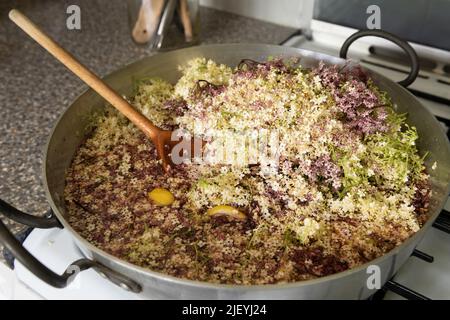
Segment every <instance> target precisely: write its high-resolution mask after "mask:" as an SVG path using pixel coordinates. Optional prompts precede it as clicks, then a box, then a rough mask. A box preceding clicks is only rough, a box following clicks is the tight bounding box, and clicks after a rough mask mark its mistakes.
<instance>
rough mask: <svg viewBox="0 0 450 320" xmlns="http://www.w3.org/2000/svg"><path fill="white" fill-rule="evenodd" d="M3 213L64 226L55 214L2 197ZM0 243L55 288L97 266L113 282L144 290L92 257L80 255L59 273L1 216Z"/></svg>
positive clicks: (28, 221)
mask: <svg viewBox="0 0 450 320" xmlns="http://www.w3.org/2000/svg"><path fill="white" fill-rule="evenodd" d="M0 213H2V214H3V215H5V216H6V217H8V218H10V219H12V220H14V221H16V222H19V223H22V224H25V225H28V226H31V227H38V228H53V227H56V228H62V226H61V224H60V223H59V221H58V220H57V219H56V217H54V216H53V217H50V218H40V217H34V216H32V215H30V214H27V213H24V212H22V211H20V210H18V209H16V208H14V207H13V206H11V205H10V204H8V203H6V202H5V201H3V200H0ZM0 243H2V244H3V245H4V246H5V248H6V250H8V251H9V252H10V253H11V254H12V255H13V256H14V258H16V259H17V260H18V261H20V263H22V264H23V265H24V266H25V268H27V269H28V270H30V271H31V272H32V273H33V274H34V275H35V276H36V277H38V278H39V279H41V280H42V281H44V282H46V283H47V284H49V285H51V286H53V287H55V288H64V287H66V286H67V285H69V284H70V282H71V280H73V279H74V278H75V276H77V274H78V273H79V272H81V271H84V270H87V269H89V268H94V269H96V270H97V271H98V272H99V273H101V274H102V275H104V276H105V277H106V278H108V279H109V280H110V281H111V282H113V283H114V284H116V285H118V286H120V287H122V288H124V289H126V290H129V291H132V292H135V293H138V292H140V291H141V290H142V288H141V286H140V285H139V284H138V283H136V282H135V281H133V280H131V279H129V278H127V277H125V276H123V275H121V274H120V273H118V272H116V271H114V270H111V269H109V268H107V267H105V266H103V265H102V264H100V263H98V262H96V261H93V260H89V259H79V260H77V261H75V262H73V263H71V264H70V265H69V267H68V268H67V269H66V270H65V271H64V273H63V274H61V275H59V274H57V273H55V272H53V271H52V270H50V269H49V268H47V267H46V266H45V265H44V264H42V263H41V262H40V261H39V260H38V259H36V258H35V257H34V256H33V255H32V254H31V253H30V252H28V251H27V249H25V248H24V247H23V245H22V244H21V243H20V242H19V241H18V240H17V239H16V238H15V237H14V235H13V234H12V233H11V232H10V231H9V230H8V228H7V227H6V225H5V224H4V223H3V221H2V220H1V219H0Z"/></svg>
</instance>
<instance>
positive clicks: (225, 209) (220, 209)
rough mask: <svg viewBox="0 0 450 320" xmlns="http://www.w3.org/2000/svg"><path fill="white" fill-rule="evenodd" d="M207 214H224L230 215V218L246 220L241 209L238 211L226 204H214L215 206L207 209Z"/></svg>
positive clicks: (220, 215) (216, 215) (219, 215)
mask: <svg viewBox="0 0 450 320" xmlns="http://www.w3.org/2000/svg"><path fill="white" fill-rule="evenodd" d="M207 214H208V215H209V216H213V217H223V216H226V217H230V218H233V219H237V220H241V221H245V220H247V216H246V215H245V214H244V213H242V212H241V211H239V210H238V209H236V208H234V207H232V206H226V205H220V206H215V207H213V208H211V209H209V210H208V211H207Z"/></svg>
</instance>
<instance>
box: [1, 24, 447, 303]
mask: <svg viewBox="0 0 450 320" xmlns="http://www.w3.org/2000/svg"><path fill="white" fill-rule="evenodd" d="M355 31H356V30H355V29H352V28H348V27H344V26H340V25H335V24H330V23H327V22H324V21H319V20H313V21H312V23H311V28H310V29H309V30H301V31H299V32H296V33H295V34H293V36H292V37H290V38H288V39H286V41H284V42H283V43H282V44H283V45H286V46H293V47H298V48H302V49H309V50H313V51H318V52H323V53H326V54H331V55H335V56H337V55H338V52H339V49H340V47H341V45H342V43H343V42H344V40H345V39H346V38H347V37H348V36H349V35H351V34H352V33H353V32H355ZM413 47H414V48H415V49H416V51H418V53H419V56H420V58H421V62H422V65H423V66H424V67H423V68H422V69H421V71H420V74H419V78H418V79H417V80H416V81H415V82H414V83H413V84H412V85H411V86H410V87H409V88H408V89H409V90H410V91H411V92H412V93H413V94H415V95H416V96H417V98H418V99H419V100H420V101H421V102H422V104H423V105H424V106H425V107H426V108H428V109H429V110H430V111H431V112H432V113H433V114H434V115H435V116H436V117H437V119H438V120H439V121H440V122H441V123H442V126H443V129H444V130H446V131H447V135H449V132H450V130H449V127H450V73H449V72H450V71H449V69H450V68H449V65H448V64H446V62H445V61H450V52H448V51H444V50H441V49H435V48H429V47H425V46H422V45H418V44H413ZM351 57H352V58H356V59H358V60H360V61H361V63H362V64H363V65H364V66H365V67H367V68H370V69H373V70H375V71H377V72H379V73H382V74H384V75H385V76H387V77H389V78H391V79H393V80H396V81H397V80H400V79H401V78H402V77H404V76H405V74H407V73H408V66H407V65H404V64H403V62H402V56H401V52H399V51H398V50H397V48H395V46H394V45H392V44H390V43H387V42H385V41H384V40H379V39H373V38H367V39H364V40H363V39H362V40H360V41H358V42H357V43H355V44H354V45H353V46H352V48H351ZM449 211H450V201H447V204H446V206H445V209H444V210H443V211H442V213H441V215H440V216H439V218H438V219H437V221H436V222H435V224H434V225H433V228H430V230H429V231H428V233H427V234H426V236H425V237H424V239H423V240H422V242H421V243H420V244H419V246H418V247H417V249H416V250H415V251H414V253H413V255H412V256H411V258H410V259H409V260H408V261H407V262H406V263H405V264H404V266H402V268H401V269H400V270H399V272H398V273H397V274H396V275H395V276H394V277H393V278H392V279H391V280H390V281H388V283H386V285H385V286H384V287H383V288H382V289H381V290H379V291H377V292H376V293H374V295H373V296H372V298H371V299H373V300H376V299H450V271H449V267H450V214H449ZM24 246H25V248H26V249H28V250H29V251H30V252H31V253H32V254H33V255H34V256H35V257H36V258H38V260H40V261H44V263H45V264H46V265H47V267H49V268H50V269H52V270H53V271H55V272H57V273H62V272H63V271H64V270H65V268H66V267H67V265H69V264H70V263H72V262H73V261H75V260H77V259H80V258H82V257H83V255H82V253H81V252H80V251H79V250H78V249H77V247H76V246H75V244H74V243H73V241H72V239H71V237H70V236H69V234H68V232H67V231H65V230H64V229H47V230H45V229H44V230H43V229H35V230H33V231H32V232H31V233H30V234H29V235H28V236H27V238H26V240H25V241H24ZM2 279H6V280H2ZM2 297H3V298H19V299H20V298H25V299H139V298H140V297H139V296H138V295H136V294H134V293H131V292H128V291H125V290H123V289H121V288H118V287H117V286H115V285H114V284H112V283H111V282H109V281H108V280H107V279H104V278H102V277H101V276H100V275H99V274H98V273H96V272H95V271H93V270H88V271H85V272H82V273H81V274H79V275H78V276H77V278H76V279H75V280H74V282H72V283H71V284H70V285H69V286H68V287H66V288H64V289H56V288H53V287H51V286H49V285H47V284H46V283H44V282H43V281H41V280H39V279H38V278H37V277H35V276H34V275H33V274H32V273H31V272H29V271H28V270H27V269H26V268H25V267H23V266H22V264H21V263H19V262H17V261H15V262H14V270H10V269H7V268H6V267H4V266H3V265H1V264H0V299H1V298H2ZM154 298H155V299H160V298H164V297H161V296H156V295H155V297H154ZM186 298H188V297H186Z"/></svg>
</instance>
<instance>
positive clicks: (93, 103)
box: [0, 30, 450, 299]
mask: <svg viewBox="0 0 450 320" xmlns="http://www.w3.org/2000/svg"><path fill="white" fill-rule="evenodd" d="M367 35H372V36H380V37H383V38H386V39H388V40H391V41H393V42H395V43H396V44H398V45H399V46H400V47H402V48H403V49H404V50H405V51H406V53H407V54H408V56H409V59H410V60H411V64H412V68H411V72H410V74H409V75H408V77H407V78H406V79H405V80H403V81H402V82H400V83H399V84H397V83H394V82H392V81H391V80H389V79H387V78H385V77H384V76H382V75H380V74H378V73H375V72H372V71H369V70H368V72H369V74H370V75H371V77H372V78H373V80H374V82H375V83H376V84H377V85H378V86H379V87H380V88H381V89H382V90H385V91H387V92H388V94H389V95H390V96H391V98H392V100H393V101H394V102H395V104H396V105H397V108H398V111H399V112H407V113H408V114H409V117H408V123H410V124H412V125H414V126H415V127H416V128H417V131H418V133H419V141H418V147H419V150H421V152H422V153H423V152H425V151H429V156H428V157H427V159H426V166H427V168H431V165H432V164H433V163H434V162H437V163H438V166H437V168H436V170H429V174H430V182H431V186H432V196H431V199H430V205H429V220H428V221H427V223H426V224H425V225H424V226H423V227H422V229H421V230H419V231H418V232H417V233H416V234H414V235H413V236H412V237H411V238H409V239H408V240H407V241H405V242H404V243H403V244H402V245H400V246H398V247H396V248H394V249H393V250H392V251H390V252H388V253H387V254H385V255H383V256H382V257H379V258H377V259H375V260H373V261H371V262H369V263H367V264H365V265H362V266H360V267H357V268H353V269H350V270H347V271H344V272H340V273H337V274H333V275H330V276H326V277H322V278H318V279H314V280H307V281H301V282H295V283H289V284H270V285H252V286H244V285H220V284H212V283H207V282H200V281H191V280H184V279H179V278H175V277H172V276H168V275H165V274H162V273H158V272H154V271H151V270H149V269H145V268H141V267H138V266H135V265H133V264H130V263H128V262H125V261H123V260H120V259H118V258H116V257H114V256H112V255H110V254H108V253H106V252H104V251H102V250H100V249H99V248H96V247H95V246H93V245H92V244H90V243H88V242H87V241H86V240H84V239H83V238H82V237H81V236H80V235H79V234H77V233H76V232H75V231H74V230H73V229H72V228H71V226H70V225H69V223H68V222H67V214H68V213H67V211H66V208H65V205H64V197H63V190H64V181H65V173H66V170H67V168H68V167H69V166H70V163H71V161H72V158H73V156H74V154H75V152H76V150H77V148H78V146H79V145H80V143H81V142H82V140H83V138H84V136H85V134H87V132H85V130H86V129H85V128H86V127H87V121H88V118H89V117H88V115H90V114H92V113H93V112H95V111H98V110H101V109H102V108H104V106H105V101H104V100H103V99H102V98H101V97H100V96H98V95H97V94H96V93H94V92H93V91H92V90H87V91H85V92H84V93H83V94H81V95H80V96H79V97H78V98H77V99H76V100H75V101H74V102H73V103H72V104H71V105H70V106H69V108H68V109H67V110H66V111H65V112H64V114H63V115H62V116H61V117H60V119H59V120H58V121H57V123H56V125H55V127H54V129H53V131H52V133H51V136H50V138H49V141H48V144H47V146H46V149H45V158H44V171H43V181H44V185H45V189H46V194H47V199H48V202H49V204H50V206H51V210H50V211H49V214H48V215H47V216H46V217H43V218H40V217H34V216H31V215H27V214H25V213H23V212H21V211H19V210H17V209H15V208H14V207H12V206H10V205H9V204H7V203H5V202H4V201H1V200H0V212H1V213H3V214H4V215H5V216H6V217H8V218H11V219H13V220H15V221H17V222H20V223H24V224H26V225H29V226H32V227H38V228H53V227H57V228H66V229H67V230H68V232H69V233H70V234H71V235H72V237H73V240H74V242H75V243H76V245H77V246H78V247H79V249H80V250H81V252H82V253H83V255H84V256H85V258H84V259H81V260H78V261H75V262H74V263H73V264H72V265H71V266H68V269H67V270H74V266H75V267H76V268H78V270H80V271H83V270H85V269H88V268H94V269H95V270H97V271H98V272H99V273H101V274H102V275H105V276H106V277H107V278H108V279H109V280H111V281H113V282H114V283H115V284H117V285H119V286H121V287H122V288H123V289H126V290H130V291H132V292H136V293H138V294H140V295H142V296H143V297H150V295H151V296H152V297H155V295H157V296H159V297H161V298H189V299H214V298H215V299H258V298H266V299H365V298H367V297H369V296H370V295H372V294H373V293H374V292H375V291H374V290H373V289H369V287H368V286H367V281H368V278H369V276H370V275H371V273H370V272H368V267H369V266H370V265H377V266H378V267H379V268H380V269H379V270H380V276H381V284H384V283H385V282H386V281H387V280H389V279H390V278H391V277H392V276H393V275H394V274H395V273H396V272H397V270H398V269H399V268H400V267H401V266H402V265H403V263H404V262H405V261H406V260H407V259H408V257H409V256H410V255H411V253H412V252H413V250H414V249H415V247H416V246H417V244H418V243H419V242H420V240H421V239H422V238H423V236H424V234H425V232H426V231H427V230H428V228H429V227H430V226H431V225H432V224H433V222H434V220H435V219H436V218H437V216H438V215H439V212H440V211H441V209H442V207H443V205H444V203H445V201H446V199H447V197H448V194H449V186H450V183H449V182H450V146H449V143H448V139H447V137H446V136H445V134H444V132H443V130H442V128H441V126H440V124H439V123H438V122H437V120H436V119H435V118H434V117H433V115H432V114H431V113H430V112H429V111H427V109H426V108H425V107H423V106H422V105H421V103H420V102H419V101H418V100H417V99H416V98H415V97H414V96H413V95H412V94H410V93H409V92H408V91H407V90H406V89H404V88H403V87H402V86H407V85H409V84H410V83H412V82H413V81H414V79H415V78H416V76H417V74H418V70H419V67H418V59H417V56H416V54H415V52H414V50H413V49H412V48H411V47H410V46H409V45H408V44H407V43H405V42H403V41H401V40H399V39H397V38H396V37H394V36H393V35H391V34H388V33H386V32H382V31H376V30H372V31H360V32H357V33H356V34H354V35H353V36H351V37H350V38H349V39H348V40H347V41H346V42H345V43H344V46H343V48H342V50H341V57H343V58H345V57H346V54H347V50H348V48H349V46H350V44H351V43H352V42H353V41H354V40H356V39H358V38H360V37H362V36H367ZM199 56H202V57H206V58H210V59H213V60H214V61H216V62H218V63H224V64H227V65H230V66H236V65H237V64H238V63H239V61H240V60H242V59H243V58H250V59H254V60H264V59H266V58H267V57H268V56H282V57H283V56H284V57H301V61H300V63H301V64H302V65H303V66H305V67H313V66H316V65H317V64H318V63H319V62H320V61H324V62H325V63H327V64H335V65H341V66H342V65H343V64H345V63H346V60H344V59H342V58H337V57H333V56H329V55H324V54H320V53H316V52H311V51H306V50H301V49H296V48H288V47H282V46H272V45H262V44H223V45H209V46H201V47H191V48H187V49H181V50H176V51H171V52H167V53H161V54H158V55H155V56H151V57H147V58H145V59H142V60H140V61H138V62H135V63H133V64H131V65H128V66H126V67H124V68H122V69H120V70H118V71H116V72H114V73H112V74H110V75H109V76H107V77H105V78H104V79H105V81H106V82H107V83H108V84H109V85H110V86H111V87H113V88H114V89H116V90H117V91H118V92H120V93H121V94H124V95H130V94H131V92H132V81H133V79H136V78H141V77H148V76H157V77H161V78H163V79H165V80H167V81H169V82H172V83H175V82H176V81H177V80H178V78H179V77H180V72H179V71H178V69H177V66H178V65H181V64H183V63H185V62H186V61H187V60H189V59H191V58H194V57H199ZM0 241H1V242H2V243H3V244H4V245H5V247H6V248H7V249H8V250H10V251H11V252H12V253H13V255H14V256H15V257H16V258H17V259H18V260H19V261H20V262H21V263H22V264H23V265H24V266H25V267H27V268H28V269H29V270H30V271H32V272H33V273H34V274H35V275H36V276H37V277H39V278H40V279H42V280H43V281H45V282H47V283H48V284H50V285H52V286H55V287H58V288H63V287H65V286H66V285H67V284H68V280H69V279H71V278H73V277H71V272H70V271H66V272H65V273H64V274H63V275H58V274H56V273H54V272H52V271H51V270H49V269H48V268H46V267H45V266H44V265H43V264H42V263H41V262H39V261H38V260H37V259H35V258H34V257H33V256H32V255H31V254H30V253H28V252H27V251H26V250H25V249H24V248H23V247H22V246H21V244H20V243H19V242H18V241H17V240H16V239H15V238H14V237H13V236H12V234H11V233H10V232H9V231H8V230H7V229H6V227H5V225H4V224H3V223H1V220H0ZM69 267H70V268H69ZM118 290H122V289H120V288H118Z"/></svg>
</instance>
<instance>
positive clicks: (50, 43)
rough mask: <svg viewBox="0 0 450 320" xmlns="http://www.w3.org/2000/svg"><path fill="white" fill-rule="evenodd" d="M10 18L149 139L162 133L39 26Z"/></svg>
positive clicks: (20, 17) (22, 18)
mask: <svg viewBox="0 0 450 320" xmlns="http://www.w3.org/2000/svg"><path fill="white" fill-rule="evenodd" d="M9 18H10V19H11V20H12V21H13V22H14V23H15V24H16V25H17V26H19V27H20V28H21V29H22V30H23V31H24V32H25V33H26V34H28V35H29V36H30V37H31V38H33V39H34V40H35V41H36V42H37V43H39V44H40V45H41V46H42V47H43V48H45V49H46V50H47V51H48V52H49V53H50V54H52V55H53V56H54V57H55V58H56V59H57V60H59V61H60V62H61V63H62V64H64V65H65V66H66V67H67V68H68V69H69V70H70V71H72V72H73V73H74V74H75V75H77V76H78V77H79V78H80V79H81V80H83V81H84V82H85V83H86V84H87V85H88V86H89V87H91V88H92V89H93V90H95V91H96V92H97V93H98V94H99V95H100V96H102V97H103V98H104V99H105V100H106V101H108V102H109V103H110V104H111V105H113V106H114V107H115V108H116V109H117V110H119V111H120V112H121V113H122V114H123V115H125V116H126V117H127V118H128V119H129V120H130V121H131V122H133V123H134V124H135V125H136V126H137V127H138V128H139V129H141V130H142V131H143V132H144V133H145V134H146V135H147V136H148V137H150V138H151V139H154V138H155V137H156V136H157V135H158V132H159V131H160V129H159V128H157V127H156V126H155V125H153V123H151V121H150V120H148V119H147V118H146V117H145V116H143V115H142V114H141V113H140V112H139V111H137V110H136V109H134V108H133V107H132V106H131V105H130V104H129V103H128V102H127V101H126V100H125V99H124V98H122V97H121V96H120V95H119V94H118V93H117V92H115V91H114V90H113V89H112V88H111V87H109V86H108V85H107V84H106V83H105V82H103V81H102V80H101V79H100V78H99V77H98V76H97V75H96V74H94V73H93V72H91V71H90V70H88V69H87V68H86V67H85V66H84V65H83V64H81V62H79V61H78V60H77V59H76V58H75V57H73V56H72V55H71V54H70V53H69V52H67V51H66V50H64V49H63V48H62V47H61V46H60V45H58V44H57V43H56V42H55V41H54V40H53V39H51V38H50V37H49V36H48V35H46V34H45V33H44V32H43V31H42V30H41V29H40V28H39V27H38V26H37V25H35V24H34V23H33V22H32V21H31V20H30V19H28V18H27V17H26V16H25V15H24V14H22V13H21V12H20V11H18V10H16V9H13V10H11V11H10V12H9Z"/></svg>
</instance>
